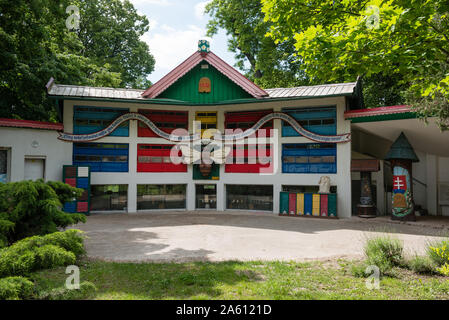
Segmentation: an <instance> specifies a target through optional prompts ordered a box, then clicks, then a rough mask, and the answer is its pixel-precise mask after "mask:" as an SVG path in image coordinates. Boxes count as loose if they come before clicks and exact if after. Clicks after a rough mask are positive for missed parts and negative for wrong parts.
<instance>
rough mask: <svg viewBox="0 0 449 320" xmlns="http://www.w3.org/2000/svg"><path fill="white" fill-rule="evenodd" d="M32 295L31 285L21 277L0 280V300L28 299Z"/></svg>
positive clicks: (32, 288) (32, 286) (32, 287)
mask: <svg viewBox="0 0 449 320" xmlns="http://www.w3.org/2000/svg"><path fill="white" fill-rule="evenodd" d="M33 295H34V285H33V283H32V282H31V281H30V280H28V279H26V278H23V277H8V278H3V279H0V300H20V299H30V298H32V297H33Z"/></svg>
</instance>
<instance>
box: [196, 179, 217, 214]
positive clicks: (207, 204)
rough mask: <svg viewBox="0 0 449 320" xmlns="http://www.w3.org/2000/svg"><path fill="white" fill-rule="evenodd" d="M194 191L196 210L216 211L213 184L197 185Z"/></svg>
mask: <svg viewBox="0 0 449 320" xmlns="http://www.w3.org/2000/svg"><path fill="white" fill-rule="evenodd" d="M195 189H196V208H197V209H216V208H217V185H215V184H197V185H196V186H195Z"/></svg>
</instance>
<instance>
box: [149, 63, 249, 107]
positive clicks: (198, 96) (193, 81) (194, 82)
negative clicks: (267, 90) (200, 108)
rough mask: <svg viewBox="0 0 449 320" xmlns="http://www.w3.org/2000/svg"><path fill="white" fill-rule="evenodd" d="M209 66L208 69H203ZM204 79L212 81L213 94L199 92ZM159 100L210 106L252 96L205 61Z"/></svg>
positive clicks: (162, 94)
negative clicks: (199, 85) (201, 80)
mask: <svg viewBox="0 0 449 320" xmlns="http://www.w3.org/2000/svg"><path fill="white" fill-rule="evenodd" d="M202 65H207V66H208V67H207V69H205V68H202ZM202 77H208V78H209V79H210V80H211V89H212V90H211V92H210V93H205V92H202V93H200V92H198V84H199V81H200V79H201V78H202ZM157 98H158V99H174V100H180V101H184V102H191V103H197V104H208V103H216V102H223V101H228V100H236V99H248V98H252V96H251V95H250V94H249V93H247V92H246V91H245V90H243V89H242V88H240V87H239V86H238V85H236V84H235V83H234V82H232V81H231V80H229V79H228V78H227V77H226V76H225V75H223V74H222V73H221V72H220V71H218V70H217V69H215V68H214V67H213V66H212V65H210V64H209V63H207V62H205V61H203V62H201V63H199V64H198V65H197V66H196V67H194V68H193V69H192V70H190V71H189V72H188V73H186V74H185V75H184V76H183V77H181V78H180V79H178V80H177V81H176V82H175V83H173V84H172V85H171V86H170V87H169V88H167V89H166V90H165V91H164V92H162V93H161V94H160V95H159V96H158V97H157Z"/></svg>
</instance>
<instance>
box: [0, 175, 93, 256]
mask: <svg viewBox="0 0 449 320" xmlns="http://www.w3.org/2000/svg"><path fill="white" fill-rule="evenodd" d="M82 192H83V191H82V189H78V188H73V187H71V186H69V185H68V184H65V183H62V182H55V181H49V182H44V181H43V180H42V179H41V180H37V181H20V182H10V183H2V184H0V248H1V247H5V246H6V245H10V244H12V243H14V242H16V241H18V240H20V239H23V238H26V237H30V236H34V235H45V234H49V233H53V232H56V231H58V228H66V227H67V226H69V225H73V224H76V223H78V222H85V221H86V217H85V215H83V214H69V213H66V212H64V211H63V210H62V205H63V203H64V202H66V201H70V200H71V199H73V198H74V197H78V196H80V195H81V194H82Z"/></svg>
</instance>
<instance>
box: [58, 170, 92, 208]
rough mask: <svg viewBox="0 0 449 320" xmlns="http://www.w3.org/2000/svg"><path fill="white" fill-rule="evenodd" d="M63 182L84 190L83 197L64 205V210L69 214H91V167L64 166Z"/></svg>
mask: <svg viewBox="0 0 449 320" xmlns="http://www.w3.org/2000/svg"><path fill="white" fill-rule="evenodd" d="M62 181H63V182H64V183H67V184H68V185H70V186H72V187H75V188H80V189H83V190H84V192H83V194H82V195H81V197H79V198H77V199H74V200H73V201H71V202H66V203H65V204H64V207H63V210H64V211H65V212H69V213H84V214H89V212H90V197H91V193H90V192H91V190H90V167H89V166H73V165H72V166H68V165H67V166H63V169H62Z"/></svg>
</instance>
